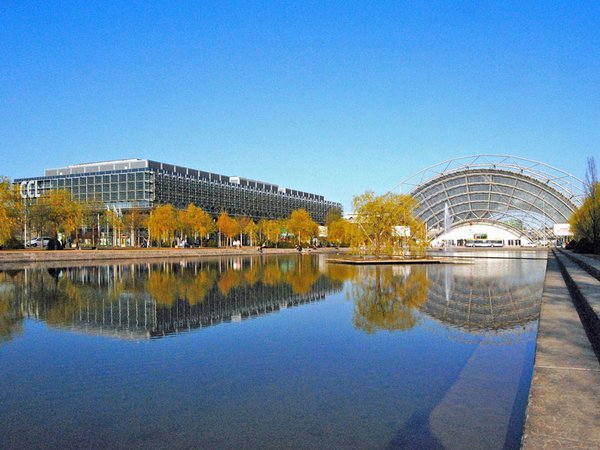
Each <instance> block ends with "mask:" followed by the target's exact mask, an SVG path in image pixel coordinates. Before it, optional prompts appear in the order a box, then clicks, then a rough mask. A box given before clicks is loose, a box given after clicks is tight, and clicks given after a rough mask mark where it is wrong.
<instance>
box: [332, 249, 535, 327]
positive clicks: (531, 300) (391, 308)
mask: <svg viewBox="0 0 600 450" xmlns="http://www.w3.org/2000/svg"><path fill="white" fill-rule="evenodd" d="M540 265H543V266H545V261H543V260H542V261H540V260H526V259H523V260H518V259H511V260H501V259H480V260H477V261H476V262H475V263H474V264H465V265H427V266H425V265H404V266H361V267H357V266H350V265H338V264H331V265H329V266H328V274H329V276H330V277H331V278H332V279H337V280H340V281H350V284H349V285H348V287H347V291H346V292H347V295H348V297H349V298H351V299H352V300H353V301H354V312H353V320H354V324H355V326H356V327H357V328H359V329H362V330H364V331H366V332H368V333H374V332H376V331H378V330H387V331H394V330H406V329H410V328H412V327H414V326H415V325H416V324H417V323H418V317H419V315H420V314H425V315H426V316H429V317H430V318H433V319H434V320H436V321H439V322H441V323H442V324H443V325H445V326H451V327H454V328H459V329H461V330H463V331H467V332H469V333H477V332H478V331H486V332H487V331H502V330H510V329H514V328H516V327H520V326H525V325H527V324H529V323H531V322H533V321H535V320H537V318H538V316H539V311H540V302H541V298H542V288H543V280H544V273H545V271H544V270H543V267H541V270H540Z"/></svg>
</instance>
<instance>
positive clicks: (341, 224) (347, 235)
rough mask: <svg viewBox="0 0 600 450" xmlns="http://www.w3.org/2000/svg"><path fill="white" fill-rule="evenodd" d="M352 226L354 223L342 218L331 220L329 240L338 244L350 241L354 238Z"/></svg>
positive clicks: (328, 229)
mask: <svg viewBox="0 0 600 450" xmlns="http://www.w3.org/2000/svg"><path fill="white" fill-rule="evenodd" d="M351 227H352V224H351V223H350V222H348V221H347V220H345V219H342V218H339V219H336V220H333V221H331V222H329V225H328V226H327V240H328V241H329V242H333V243H334V244H337V245H342V243H344V242H346V243H347V242H350V241H351V239H352V230H351Z"/></svg>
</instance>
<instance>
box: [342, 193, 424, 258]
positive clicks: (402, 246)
mask: <svg viewBox="0 0 600 450" xmlns="http://www.w3.org/2000/svg"><path fill="white" fill-rule="evenodd" d="M353 204H354V212H355V214H356V218H355V223H356V227H357V228H356V234H355V236H354V243H353V246H354V248H355V250H358V251H361V253H364V252H368V253H370V254H372V255H373V256H375V257H380V256H382V255H388V256H391V255H395V254H401V255H406V254H407V253H409V254H410V255H412V256H421V255H423V254H424V253H425V249H426V248H427V239H426V232H425V225H424V224H423V222H422V221H420V220H419V219H417V218H416V217H414V215H413V211H414V210H415V208H416V207H417V206H418V205H417V202H416V200H415V199H414V198H413V197H411V196H410V195H404V194H392V193H387V194H384V195H380V196H376V195H375V194H374V193H373V192H365V193H364V194H361V195H357V196H356V197H354V200H353Z"/></svg>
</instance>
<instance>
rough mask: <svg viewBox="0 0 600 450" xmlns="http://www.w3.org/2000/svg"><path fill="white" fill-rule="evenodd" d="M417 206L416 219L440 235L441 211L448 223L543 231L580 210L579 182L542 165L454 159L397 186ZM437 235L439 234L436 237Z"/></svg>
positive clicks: (481, 157) (489, 158) (501, 157)
mask: <svg viewBox="0 0 600 450" xmlns="http://www.w3.org/2000/svg"><path fill="white" fill-rule="evenodd" d="M399 186H400V188H401V190H405V189H406V187H409V188H410V189H411V190H410V194H411V195H412V196H413V197H414V198H415V199H416V200H417V201H418V202H419V207H418V208H417V209H416V211H415V215H416V216H417V217H419V218H421V219H422V220H423V221H424V222H425V223H426V224H427V227H428V229H429V230H431V231H434V232H435V231H436V230H437V231H438V232H437V233H435V234H440V233H441V232H442V231H443V225H444V221H445V219H444V215H445V206H446V205H448V209H449V213H450V220H451V222H453V223H465V222H484V221H485V222H491V223H497V224H502V223H503V222H505V221H507V220H514V219H518V220H520V221H521V222H523V223H524V224H525V225H526V226H529V227H533V228H540V229H541V228H544V227H548V226H549V225H551V224H554V223H565V222H567V221H568V219H569V216H570V215H571V214H572V213H573V211H574V210H575V209H576V208H577V206H579V205H581V202H582V199H583V196H584V190H583V182H582V181H581V180H579V179H578V178H576V177H574V176H572V175H570V174H568V173H566V172H564V171H562V170H560V169H557V168H554V167H552V166H549V165H547V164H544V163H541V162H538V161H533V160H528V159H525V158H519V157H515V156H507V155H476V156H469V157H461V158H455V159H451V160H448V161H444V162H442V163H439V164H436V165H435V166H431V167H428V168H426V169H423V170H422V171H420V172H418V173H417V174H415V175H413V176H411V177H409V178H407V179H406V180H404V181H403V182H401V183H400V184H399ZM440 230H442V231H440Z"/></svg>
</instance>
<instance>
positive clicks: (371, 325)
mask: <svg viewBox="0 0 600 450" xmlns="http://www.w3.org/2000/svg"><path fill="white" fill-rule="evenodd" d="M540 263H544V262H543V261H532V260H497V259H496V260H492V259H489V260H486V259H481V260H478V261H477V262H476V263H475V264H472V265H427V266H426V265H394V266H388V265H382V266H362V267H357V266H351V265H342V264H327V263H326V262H325V261H324V260H323V259H321V258H319V257H316V256H307V255H304V256H299V255H294V256H293V257H291V256H282V257H268V258H265V257H263V258H261V257H255V258H241V257H237V258H229V259H215V260H202V261H181V262H176V263H175V262H164V261H163V262H153V263H146V264H129V265H124V264H120V265H104V266H89V267H70V268H51V269H24V270H12V271H6V270H5V271H2V272H1V273H0V343H1V342H2V341H6V340H9V339H11V338H12V337H13V336H15V335H17V334H18V333H20V331H21V329H22V321H23V318H27V317H29V318H34V319H38V320H42V321H44V322H46V323H47V324H49V325H51V326H56V327H68V328H70V329H76V330H80V331H84V332H86V333H93V334H94V333H95V334H103V335H111V336H115V337H119V338H135V339H140V338H148V337H157V336H164V335H169V334H175V333H179V332H181V331H185V330H190V329H194V328H200V327H207V326H211V325H215V324H218V323H221V322H232V321H241V320H243V319H245V318H249V317H254V316H259V315H263V314H267V313H270V312H274V311H278V310H280V309H283V308H287V307H290V306H294V305H299V304H304V303H310V302H315V301H318V300H322V299H324V298H325V297H326V296H327V295H329V294H332V293H335V292H339V291H341V290H342V285H343V283H345V282H346V295H347V298H348V299H349V300H350V301H352V302H353V323H354V326H355V327H356V328H357V329H360V330H363V331H365V332H367V333H376V332H377V331H395V330H407V329H410V328H412V327H414V326H415V325H417V324H418V323H419V318H420V317H421V315H422V314H425V315H426V316H428V317H430V318H433V319H434V320H436V321H439V322H440V323H442V324H443V325H445V326H451V327H454V328H459V329H461V330H463V331H467V332H469V333H476V332H478V331H490V330H492V331H494V330H496V331H498V330H509V329H513V328H515V327H518V326H525V325H527V324H528V323H530V322H532V321H534V320H536V319H537V318H538V314H539V308H540V301H541V293H542V285H543V277H544V271H543V270H538V269H539V264H540ZM535 264H537V265H538V266H537V267H538V269H535V270H532V269H533V265H535Z"/></svg>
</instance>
